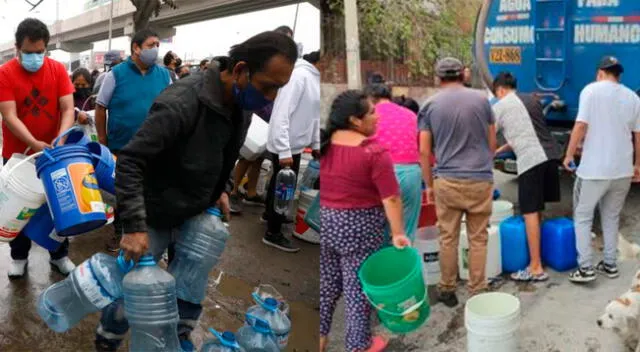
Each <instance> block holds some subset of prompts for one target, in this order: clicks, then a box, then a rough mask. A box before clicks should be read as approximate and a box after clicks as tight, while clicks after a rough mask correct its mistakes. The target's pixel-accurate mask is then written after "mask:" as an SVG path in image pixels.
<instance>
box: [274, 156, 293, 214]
mask: <svg viewBox="0 0 640 352" xmlns="http://www.w3.org/2000/svg"><path fill="white" fill-rule="evenodd" d="M295 191H296V173H295V172H293V170H291V168H289V167H285V168H284V169H282V170H280V172H278V175H276V189H275V192H276V193H275V201H274V202H273V208H274V210H275V212H276V213H278V214H280V215H287V214H288V213H289V209H290V208H291V207H292V204H293V195H294V193H295Z"/></svg>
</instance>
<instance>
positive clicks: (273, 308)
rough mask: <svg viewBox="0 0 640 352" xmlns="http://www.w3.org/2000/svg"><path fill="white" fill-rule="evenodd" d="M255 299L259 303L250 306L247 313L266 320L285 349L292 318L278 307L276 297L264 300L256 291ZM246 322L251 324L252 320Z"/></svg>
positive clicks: (280, 346) (279, 345) (282, 348)
mask: <svg viewBox="0 0 640 352" xmlns="http://www.w3.org/2000/svg"><path fill="white" fill-rule="evenodd" d="M253 300H254V301H256V303H257V305H255V306H252V307H250V308H249V310H248V311H247V315H248V316H250V317H255V318H258V319H262V320H264V321H266V322H267V324H269V326H270V327H271V331H273V334H274V335H275V340H276V343H277V345H278V347H279V348H280V351H284V349H285V348H286V347H287V343H288V342H289V333H290V332H291V320H289V318H287V316H286V314H284V313H283V312H282V311H281V310H280V309H279V308H278V301H277V300H276V299H274V298H271V297H269V298H267V299H265V300H262V299H261V298H260V296H258V294H256V293H255V292H254V293H253ZM246 323H247V325H251V324H250V323H251V322H250V321H246Z"/></svg>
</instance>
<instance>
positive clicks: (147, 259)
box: [138, 254, 156, 266]
mask: <svg viewBox="0 0 640 352" xmlns="http://www.w3.org/2000/svg"><path fill="white" fill-rule="evenodd" d="M154 265H156V261H155V259H153V256H152V255H149V254H146V255H143V256H142V257H140V260H139V261H138V266H154Z"/></svg>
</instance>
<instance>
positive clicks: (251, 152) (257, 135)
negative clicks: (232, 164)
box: [240, 114, 269, 160]
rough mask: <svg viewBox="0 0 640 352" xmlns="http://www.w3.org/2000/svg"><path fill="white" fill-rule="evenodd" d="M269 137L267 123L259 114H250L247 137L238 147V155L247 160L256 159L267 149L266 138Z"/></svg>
mask: <svg viewBox="0 0 640 352" xmlns="http://www.w3.org/2000/svg"><path fill="white" fill-rule="evenodd" d="M268 137H269V124H268V123H266V122H265V121H264V120H263V119H262V118H260V116H258V115H256V114H253V115H252V116H251V125H250V126H249V131H247V138H246V139H245V142H244V145H243V146H242V148H240V155H242V157H243V158H245V159H247V160H256V159H257V158H258V157H260V156H261V155H262V154H264V151H265V150H267V138H268Z"/></svg>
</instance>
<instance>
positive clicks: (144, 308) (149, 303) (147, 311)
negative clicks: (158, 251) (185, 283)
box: [118, 254, 182, 352]
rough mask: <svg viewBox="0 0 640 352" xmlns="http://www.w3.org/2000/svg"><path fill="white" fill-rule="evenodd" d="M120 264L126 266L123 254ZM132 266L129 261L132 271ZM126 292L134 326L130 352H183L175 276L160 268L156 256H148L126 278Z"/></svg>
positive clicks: (127, 312)
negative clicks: (180, 340) (179, 329)
mask: <svg viewBox="0 0 640 352" xmlns="http://www.w3.org/2000/svg"><path fill="white" fill-rule="evenodd" d="M118 261H119V262H120V263H124V260H123V259H122V254H121V256H120V257H119V258H118ZM121 265H123V266H127V265H126V264H121ZM131 266H132V263H131V262H129V264H128V269H129V268H130V267H131ZM122 291H123V292H124V315H125V317H126V318H127V320H128V321H129V326H130V327H131V342H130V343H129V351H132V352H133V351H136V352H137V351H145V352H181V351H182V349H181V348H180V342H179V340H178V320H179V317H178V302H177V300H176V282H175V280H174V279H173V276H171V274H169V273H168V272H166V271H164V270H162V269H161V268H160V267H159V266H157V265H156V262H155V261H154V260H153V256H150V255H145V256H142V257H141V258H140V260H139V261H138V264H137V265H136V267H135V268H134V269H133V270H131V271H130V272H129V273H128V274H127V275H126V276H125V277H124V280H123V282H122Z"/></svg>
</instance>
